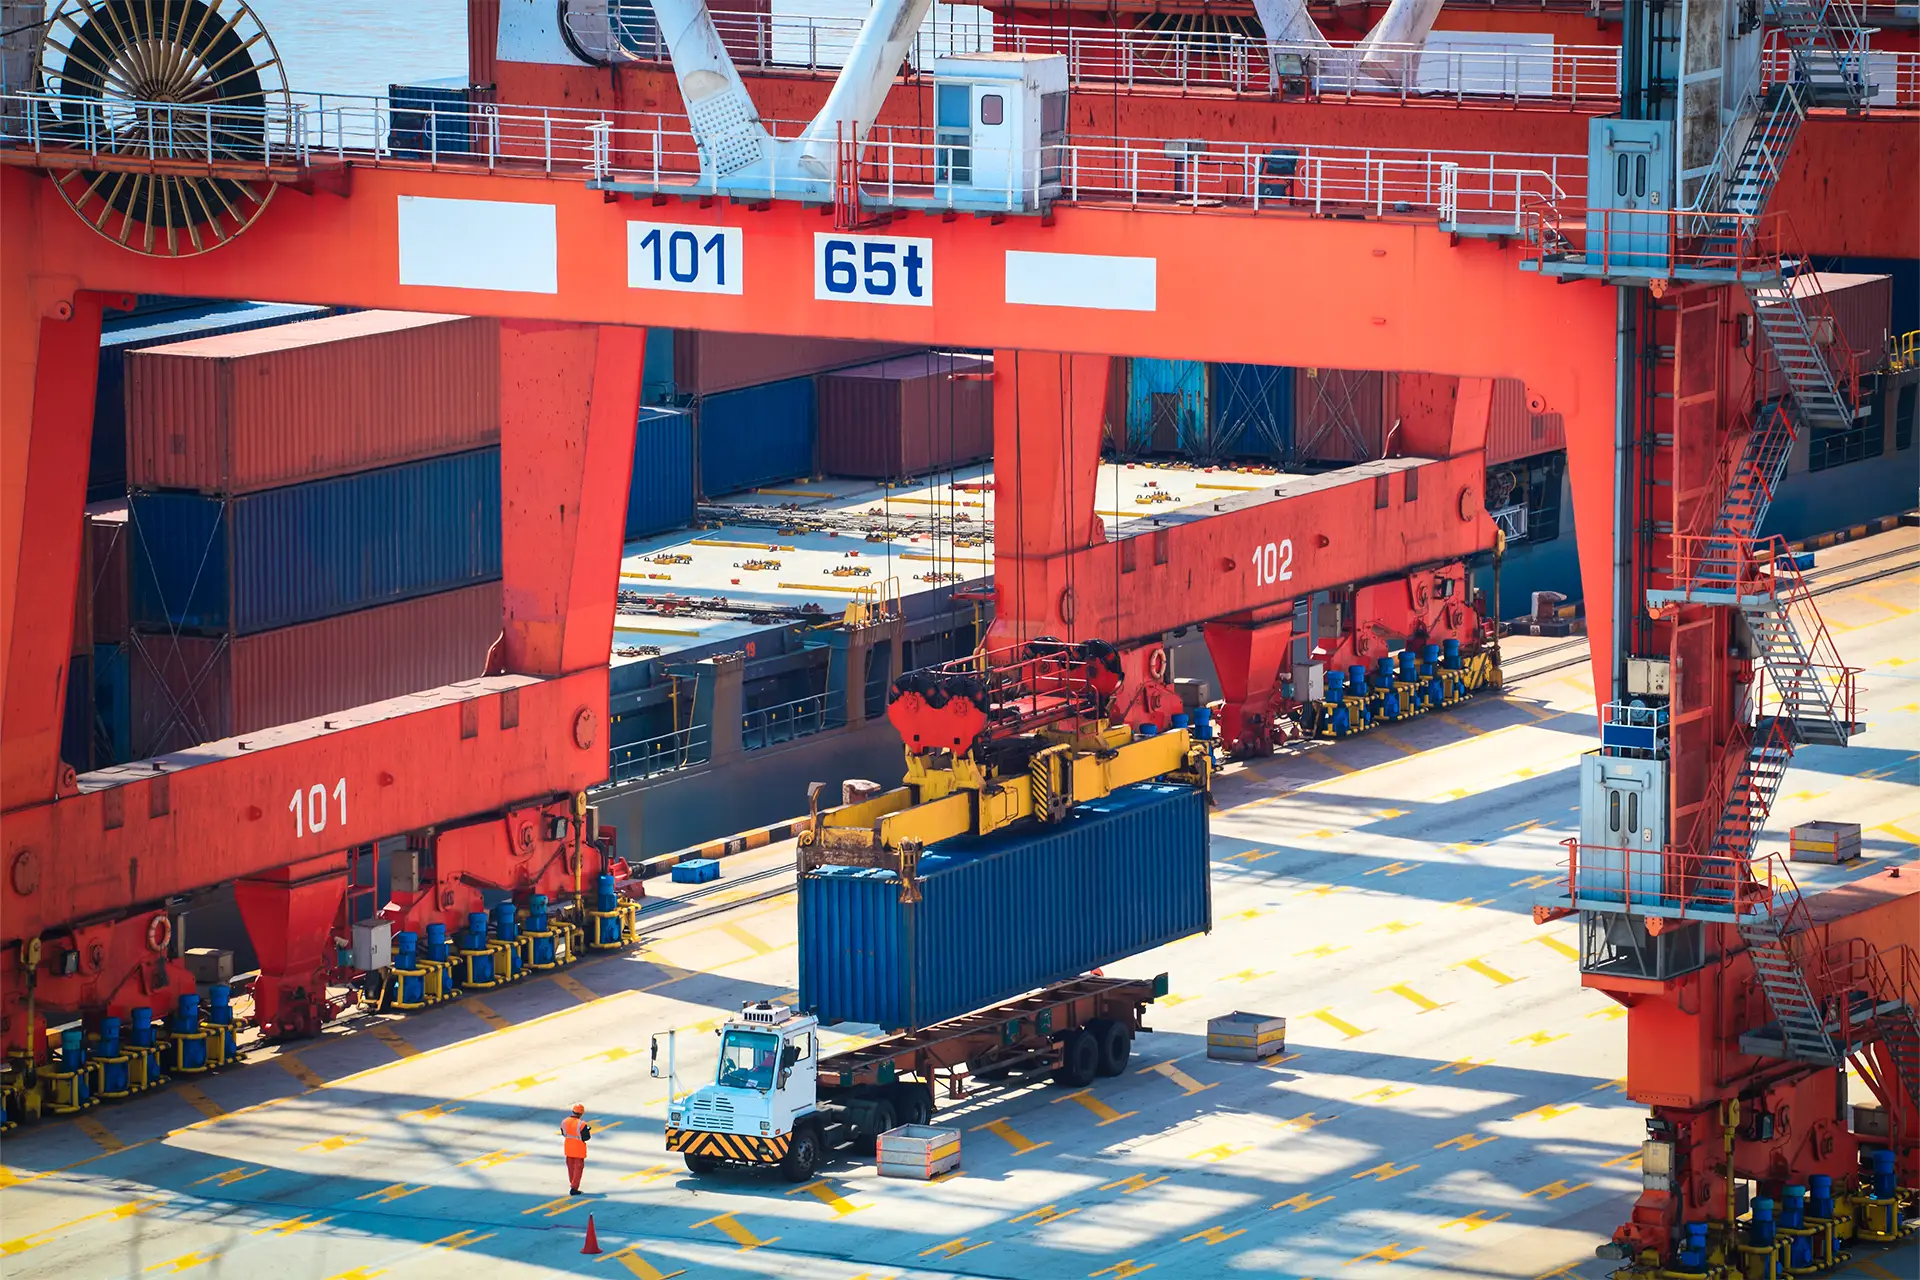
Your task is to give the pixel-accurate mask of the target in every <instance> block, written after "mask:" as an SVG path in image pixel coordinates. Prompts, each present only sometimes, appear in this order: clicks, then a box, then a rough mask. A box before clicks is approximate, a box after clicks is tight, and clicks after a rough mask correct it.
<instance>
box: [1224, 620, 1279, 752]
mask: <svg viewBox="0 0 1920 1280" xmlns="http://www.w3.org/2000/svg"><path fill="white" fill-rule="evenodd" d="M1206 637H1207V655H1208V656H1209V657H1211V658H1212V659H1213V669H1214V672H1215V674H1217V675H1218V676H1219V677H1220V696H1221V698H1222V699H1223V700H1225V703H1226V705H1225V706H1223V707H1222V708H1221V709H1220V738H1221V741H1222V742H1224V743H1225V744H1226V748H1227V750H1228V751H1229V752H1231V753H1233V754H1234V755H1264V754H1266V753H1267V752H1269V751H1271V750H1272V749H1273V745H1274V720H1275V717H1276V716H1277V715H1278V714H1279V707H1278V706H1277V705H1276V699H1277V698H1278V696H1279V692H1280V681H1281V679H1282V677H1283V675H1284V673H1285V672H1286V670H1287V668H1288V666H1289V662H1290V659H1291V657H1292V650H1293V616H1292V610H1291V609H1289V610H1288V613H1287V616H1286V617H1284V618H1281V619H1280V620H1279V621H1277V622H1209V623H1208V624H1207V629H1206Z"/></svg>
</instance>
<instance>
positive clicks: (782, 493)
mask: <svg viewBox="0 0 1920 1280" xmlns="http://www.w3.org/2000/svg"><path fill="white" fill-rule="evenodd" d="M754 492H755V493H770V494H772V495H773V496H774V497H776V498H831V497H833V496H834V495H833V494H831V493H828V492H827V491H826V490H825V489H755V490H754ZM893 501H895V502H905V501H907V499H905V498H895V499H893Z"/></svg>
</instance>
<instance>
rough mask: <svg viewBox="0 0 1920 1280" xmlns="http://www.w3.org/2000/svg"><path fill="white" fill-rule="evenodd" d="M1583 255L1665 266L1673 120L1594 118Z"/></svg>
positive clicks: (1618, 264) (1621, 264)
mask: <svg viewBox="0 0 1920 1280" xmlns="http://www.w3.org/2000/svg"><path fill="white" fill-rule="evenodd" d="M1587 140H1588V141H1587V261H1588V262H1589V263H1590V264H1593V265H1596V266H1603V267H1607V268H1616V269H1617V268H1633V269H1635V270H1636V272H1644V271H1647V270H1652V271H1657V272H1658V271H1665V270H1666V268H1667V264H1668V263H1667V260H1668V237H1669V233H1670V223H1669V219H1668V216H1667V210H1668V209H1669V208H1671V206H1672V194H1673V192H1672V185H1673V125H1672V123H1671V122H1669V121H1664V120H1594V121H1592V122H1591V123H1590V124H1589V125H1588V134H1587Z"/></svg>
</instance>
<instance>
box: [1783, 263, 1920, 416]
mask: <svg viewBox="0 0 1920 1280" xmlns="http://www.w3.org/2000/svg"><path fill="white" fill-rule="evenodd" d="M1793 293H1794V297H1796V298H1798V299H1800V303H1801V306H1802V307H1803V308H1804V309H1805V310H1806V311H1807V312H1808V313H1809V315H1810V316H1812V318H1813V338H1814V341H1815V342H1817V343H1819V344H1821V345H1822V346H1824V347H1827V348H1829V350H1830V361H1831V363H1832V365H1833V369H1834V372H1835V373H1837V374H1843V375H1844V374H1845V372H1846V371H1847V367H1848V365H1847V352H1848V351H1849V350H1851V351H1852V352H1854V354H1855V355H1856V356H1857V357H1858V359H1859V370H1860V372H1861V373H1863V374H1864V373H1872V372H1873V371H1874V370H1875V369H1878V368H1879V367H1880V366H1881V365H1882V364H1884V363H1886V359H1887V339H1888V331H1889V330H1890V329H1892V327H1893V277H1892V276H1877V275H1859V274H1853V273H1843V272H1838V271H1814V272H1809V273H1808V274H1807V275H1804V276H1801V277H1800V278H1799V279H1797V280H1795V281H1794V282H1793ZM1822 295H1824V300H1823V297H1822ZM1829 316H1831V319H1829V318H1828V317H1829ZM1757 327H1758V326H1756V328H1757ZM1760 350H1761V352H1762V353H1763V354H1764V355H1766V356H1767V364H1768V366H1769V368H1771V369H1772V377H1771V379H1770V380H1769V381H1768V384H1767V390H1766V395H1765V398H1766V399H1768V400H1773V399H1777V398H1778V397H1780V396H1783V395H1785V394H1786V391H1787V381H1786V376H1785V375H1784V374H1782V373H1781V372H1780V370H1779V368H1778V367H1776V366H1774V364H1773V360H1772V352H1771V351H1769V350H1768V348H1767V339H1766V336H1765V334H1764V333H1763V334H1762V335H1761V337H1760ZM1843 390H1844V388H1843Z"/></svg>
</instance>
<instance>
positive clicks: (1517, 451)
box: [1487, 378, 1567, 467]
mask: <svg viewBox="0 0 1920 1280" xmlns="http://www.w3.org/2000/svg"><path fill="white" fill-rule="evenodd" d="M1566 447H1567V427H1566V420H1565V419H1564V418H1562V417H1561V416H1560V415H1559V414H1557V413H1535V412H1534V411H1533V410H1532V409H1531V408H1529V407H1528V405H1527V385H1526V383H1524V382H1522V381H1520V379H1518V378H1495V379H1494V380H1493V416H1492V420H1491V421H1489V422H1488V424H1487V465H1488V466H1490V467H1491V466H1497V465H1499V464H1500V463H1503V462H1513V461H1515V460H1516V459H1519V458H1531V457H1533V456H1534V455H1536V454H1541V453H1552V452H1554V451H1555V450H1557V449H1564V448H1566Z"/></svg>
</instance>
